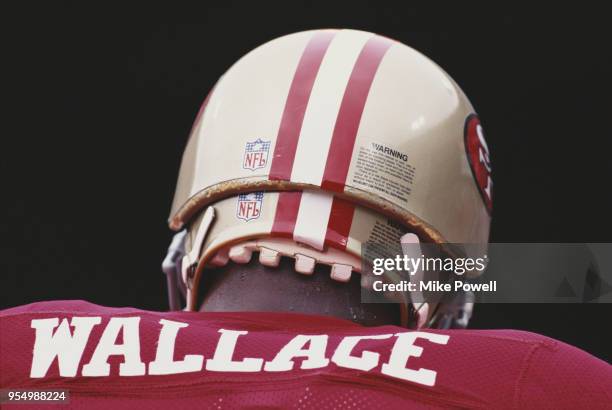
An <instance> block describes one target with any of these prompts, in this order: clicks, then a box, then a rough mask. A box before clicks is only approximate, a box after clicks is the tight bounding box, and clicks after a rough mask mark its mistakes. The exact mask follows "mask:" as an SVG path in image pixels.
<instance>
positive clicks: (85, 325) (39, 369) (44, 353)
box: [30, 317, 102, 378]
mask: <svg viewBox="0 0 612 410" xmlns="http://www.w3.org/2000/svg"><path fill="white" fill-rule="evenodd" d="M101 321H102V318H100V317H73V318H72V320H71V322H70V326H72V327H74V334H73V335H71V334H70V328H69V326H68V319H64V320H62V323H61V324H60V326H59V328H58V329H57V331H56V332H55V334H53V329H55V328H56V327H57V325H58V323H59V319H58V318H56V317H54V318H51V319H34V320H32V322H31V324H30V326H31V327H32V329H36V339H35V341H34V353H33V356H32V368H31V370H30V377H32V378H40V377H45V375H46V374H47V371H48V370H49V367H50V366H51V363H53V360H54V359H55V357H57V363H58V366H59V374H60V376H62V377H74V376H76V374H77V370H78V366H79V362H80V361H81V356H83V350H84V349H85V345H86V344H87V340H89V334H90V333H91V329H93V327H94V326H95V325H98V324H100V322H101Z"/></svg>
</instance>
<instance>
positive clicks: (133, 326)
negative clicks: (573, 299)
mask: <svg viewBox="0 0 612 410" xmlns="http://www.w3.org/2000/svg"><path fill="white" fill-rule="evenodd" d="M100 323H101V318H100V317H73V318H72V319H71V322H70V325H69V324H68V319H63V320H62V322H61V323H60V322H59V318H50V319H35V320H32V321H31V327H32V328H33V329H35V330H36V333H35V336H36V339H35V341H34V349H33V356H32V367H31V371H30V377H32V378H41V377H45V376H46V374H47V372H48V371H49V368H50V366H51V364H52V363H53V361H54V360H55V358H56V357H57V359H58V367H59V375H60V376H62V377H75V376H76V375H77V372H78V367H79V363H80V361H81V359H82V356H83V352H84V350H85V347H86V345H87V343H88V340H89V336H90V334H91V331H92V329H93V327H94V326H96V325H98V324H100ZM159 323H160V324H161V329H160V331H159V337H158V340H157V351H156V354H155V359H154V360H153V361H152V362H150V363H149V366H148V374H149V375H168V374H179V373H188V372H198V371H202V368H203V364H204V356H203V355H201V354H187V355H185V356H184V357H183V359H182V360H174V356H175V354H174V353H175V348H176V338H177V336H178V332H179V330H180V329H184V328H186V327H188V326H189V324H187V323H183V322H176V321H172V320H166V319H161V320H160V321H159ZM58 324H59V327H58ZM139 324H140V317H116V318H110V320H109V322H108V324H107V325H106V328H105V329H104V331H103V333H102V336H101V337H100V340H99V341H98V343H97V346H96V348H95V350H94V353H93V355H92V357H91V360H90V361H89V363H87V364H85V365H83V367H82V370H81V374H82V375H83V376H109V375H110V364H109V363H108V359H109V357H110V356H116V355H119V356H123V358H124V361H123V363H121V364H120V365H119V376H142V375H145V373H146V366H145V364H144V363H143V362H142V360H141V357H140V335H139ZM70 327H74V332H73V333H72V334H71V332H70ZM56 328H57V330H55V332H54V329H56ZM121 332H122V335H123V340H122V343H120V344H117V343H116V340H117V337H118V336H119V334H120V333H121ZM218 332H219V333H220V334H221V336H220V337H219V340H218V341H217V346H216V348H215V352H214V354H213V356H212V357H211V358H210V359H208V360H207V361H206V370H207V371H216V372H260V371H262V367H263V371H267V372H284V371H290V370H292V369H293V368H294V366H295V361H294V359H296V358H303V360H302V362H301V365H300V368H301V369H319V368H323V367H326V366H328V365H329V363H330V359H329V358H328V357H326V349H327V344H328V339H329V336H328V335H324V334H322V335H296V336H295V337H293V338H292V339H291V340H290V341H289V342H288V343H287V344H285V345H284V346H283V347H282V348H281V349H280V350H279V351H278V353H277V354H276V356H275V357H274V358H273V359H272V360H271V361H267V362H265V363H264V359H262V358H252V357H247V358H243V359H242V360H234V354H235V351H236V345H237V343H238V338H239V337H240V336H246V335H248V334H249V332H248V331H246V330H227V329H219V330H218ZM392 336H396V337H397V339H396V340H395V343H394V344H393V347H392V348H391V352H390V356H389V360H388V361H387V362H386V363H383V364H382V366H381V368H380V372H381V373H382V374H385V375H387V376H391V377H395V378H398V379H402V380H406V381H410V382H413V383H419V384H423V385H426V386H434V385H435V382H436V376H437V372H436V371H435V370H432V369H424V368H420V369H412V368H410V367H409V366H408V365H409V362H410V360H409V359H410V358H411V357H420V356H421V355H422V354H423V347H420V346H416V345H415V344H414V343H415V341H416V340H417V339H419V338H420V339H425V340H427V341H429V342H432V343H435V344H438V345H445V344H447V343H448V340H449V336H447V335H442V334H436V333H429V332H422V331H407V332H403V333H397V334H395V335H392V334H382V335H365V336H345V337H344V338H342V339H341V340H340V342H339V343H338V346H337V347H336V349H335V351H334V353H333V355H332V357H331V362H333V363H334V364H335V365H336V366H338V367H343V368H348V369H354V370H360V371H371V370H373V369H374V368H376V367H378V365H379V362H380V353H377V352H374V351H369V350H362V351H361V355H359V356H358V355H354V354H353V351H354V350H355V349H357V345H358V344H359V343H360V342H362V341H364V340H385V339H390V338H391V337H392ZM246 340H247V338H246V337H245V341H246Z"/></svg>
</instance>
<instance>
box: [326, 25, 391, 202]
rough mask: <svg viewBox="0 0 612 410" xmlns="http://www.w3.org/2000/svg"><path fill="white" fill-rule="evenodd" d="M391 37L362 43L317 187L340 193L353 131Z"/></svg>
mask: <svg viewBox="0 0 612 410" xmlns="http://www.w3.org/2000/svg"><path fill="white" fill-rule="evenodd" d="M393 44H394V41H393V40H389V39H387V38H384V37H380V36H374V37H372V38H371V39H369V40H368V42H367V43H366V44H365V46H364V47H363V49H362V50H361V53H360V54H359V57H358V58H357V61H356V62H355V66H354V67H353V71H352V72H351V77H350V78H349V81H348V84H347V86H346V90H345V91H344V96H343V97H342V104H341V105H340V110H339V112H338V117H337V119H336V125H335V126H334V133H333V135H332V141H331V145H330V147H329V153H328V154H327V162H326V164H325V172H324V173H323V181H322V182H321V187H322V188H323V189H326V190H329V191H334V192H343V191H344V185H345V183H346V177H347V175H348V171H349V166H350V164H351V158H352V155H353V147H354V146H355V139H356V137H357V130H358V129H359V123H360V122H361V115H362V114H363V109H364V107H365V103H366V100H367V98H368V94H369V92H370V87H371V86H372V82H373V81H374V76H375V75H376V71H377V70H378V66H379V65H380V62H381V61H382V59H383V57H384V55H385V53H386V52H387V50H388V49H389V47H391V45H393Z"/></svg>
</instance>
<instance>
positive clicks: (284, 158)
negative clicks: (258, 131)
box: [269, 30, 336, 180]
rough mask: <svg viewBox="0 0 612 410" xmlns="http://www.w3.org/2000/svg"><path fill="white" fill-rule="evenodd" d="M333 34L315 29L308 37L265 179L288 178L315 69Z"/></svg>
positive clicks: (315, 72)
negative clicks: (310, 36)
mask: <svg viewBox="0 0 612 410" xmlns="http://www.w3.org/2000/svg"><path fill="white" fill-rule="evenodd" d="M335 35H336V32H335V31H331V30H328V31H321V32H317V33H316V34H314V35H313V36H312V38H311V39H310V41H309V42H308V44H307V45H306V48H305V49H304V52H303V53H302V57H301V58H300V62H299V63H298V66H297V69H296V71H295V74H294V76H293V81H292V82H291V87H290V88H289V94H288V95H287V101H286V102H285V109H284V110H283V117H282V119H281V123H280V127H279V129H278V135H277V137H276V145H275V147H274V155H273V157H272V165H271V166H270V175H269V178H270V179H271V180H289V179H290V178H291V169H292V168H293V160H294V158H295V150H296V148H297V144H298V139H299V136H300V130H301V129H302V122H303V121H304V113H305V112H306V107H307V106H308V100H309V99H310V93H311V92H312V86H313V84H314V81H315V78H316V77H317V73H318V72H319V67H320V66H321V62H322V61H323V56H324V55H325V52H326V51H327V48H328V47H329V43H331V41H332V39H333V38H334V36H335Z"/></svg>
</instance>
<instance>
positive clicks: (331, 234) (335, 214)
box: [325, 197, 355, 250]
mask: <svg viewBox="0 0 612 410" xmlns="http://www.w3.org/2000/svg"><path fill="white" fill-rule="evenodd" d="M354 213H355V205H354V204H353V203H352V202H349V201H346V200H344V199H340V198H337V197H334V202H333V203H332V208H331V212H330V215H329V223H328V224H327V233H326V234H325V245H329V246H332V247H334V248H339V249H342V250H344V249H345V248H346V244H347V242H348V236H349V233H350V231H351V225H352V224H353V215H354Z"/></svg>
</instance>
